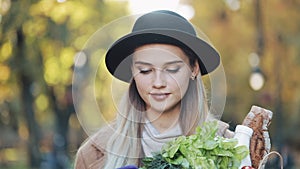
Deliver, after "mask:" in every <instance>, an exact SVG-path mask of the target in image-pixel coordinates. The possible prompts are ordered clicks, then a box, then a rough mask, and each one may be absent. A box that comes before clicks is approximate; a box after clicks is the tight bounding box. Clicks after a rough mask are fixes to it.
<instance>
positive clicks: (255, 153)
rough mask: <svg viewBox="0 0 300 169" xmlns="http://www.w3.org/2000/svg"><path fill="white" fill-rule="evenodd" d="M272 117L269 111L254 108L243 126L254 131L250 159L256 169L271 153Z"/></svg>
mask: <svg viewBox="0 0 300 169" xmlns="http://www.w3.org/2000/svg"><path fill="white" fill-rule="evenodd" d="M272 115H273V113H272V112H271V111H269V110H266V109H264V108H261V107H258V106H252V107H251V110H250V112H249V113H248V115H247V116H246V118H245V119H244V121H243V125H245V126H248V127H250V128H252V129H253V135H252V137H251V140H250V157H251V162H252V166H253V167H254V168H258V166H259V165H260V163H261V161H262V159H263V158H264V156H265V155H267V154H268V153H269V152H270V149H271V142H270V137H269V133H268V126H269V125H270V123H271V119H272Z"/></svg>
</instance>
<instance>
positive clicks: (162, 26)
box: [132, 10, 197, 36]
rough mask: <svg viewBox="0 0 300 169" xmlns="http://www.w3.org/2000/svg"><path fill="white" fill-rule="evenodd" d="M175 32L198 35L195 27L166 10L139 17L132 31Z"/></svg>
mask: <svg viewBox="0 0 300 169" xmlns="http://www.w3.org/2000/svg"><path fill="white" fill-rule="evenodd" d="M157 29H159V30H175V31H181V32H184V33H188V34H191V35H193V36H197V35H196V31H195V29H194V27H193V25H192V24H191V23H190V22H189V21H188V20H186V19H185V18H184V17H182V16H181V15H179V14H177V13H175V12H172V11H166V10H159V11H154V12H150V13H148V14H145V15H143V16H141V17H139V18H138V19H137V20H136V22H135V24H134V26H133V29H132V32H139V31H146V30H157Z"/></svg>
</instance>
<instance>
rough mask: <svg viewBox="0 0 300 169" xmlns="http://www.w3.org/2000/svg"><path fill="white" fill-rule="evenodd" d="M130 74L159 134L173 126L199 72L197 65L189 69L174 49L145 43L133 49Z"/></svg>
mask: <svg viewBox="0 0 300 169" xmlns="http://www.w3.org/2000/svg"><path fill="white" fill-rule="evenodd" d="M132 73H133V75H134V80H135V82H136V86H137V90H138V92H139V94H140V96H141V97H142V99H143V100H144V101H145V103H146V109H147V112H146V115H147V118H148V119H149V120H150V121H151V123H152V125H153V126H154V127H155V128H156V129H157V130H158V131H159V132H161V133H163V132H165V131H166V130H168V129H170V128H172V127H173V126H174V125H176V123H177V122H178V118H179V115H180V105H181V99H182V98H183V96H184V94H185V93H186V91H187V88H188V85H189V81H190V78H191V76H192V75H193V76H197V75H198V73H199V64H198V62H197V63H195V64H194V66H193V67H192V66H191V64H190V63H189V58H188V57H187V56H186V55H185V53H184V52H183V51H182V50H181V49H180V48H179V47H177V46H173V45H168V44H147V45H143V46H141V47H139V48H137V49H136V50H135V53H134V55H133V65H132Z"/></svg>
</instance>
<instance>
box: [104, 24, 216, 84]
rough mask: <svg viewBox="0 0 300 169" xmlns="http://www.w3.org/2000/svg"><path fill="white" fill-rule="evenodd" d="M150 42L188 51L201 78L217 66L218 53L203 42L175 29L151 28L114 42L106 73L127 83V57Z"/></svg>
mask: <svg viewBox="0 0 300 169" xmlns="http://www.w3.org/2000/svg"><path fill="white" fill-rule="evenodd" d="M152 43H163V44H171V45H176V46H178V47H185V48H187V49H190V50H191V51H192V52H194V53H195V54H196V55H197V56H198V58H199V64H200V71H201V75H206V74H208V73H210V72H212V71H213V70H215V69H216V68H217V67H218V65H219V64H220V56H219V53H218V52H217V51H216V50H215V49H214V48H213V47H212V46H211V45H209V44H208V43H207V42H205V41H203V40H202V39H200V38H198V37H196V36H194V35H191V34H188V33H185V32H181V31H177V30H170V29H157V30H156V29H151V30H144V31H138V32H132V33H130V34H128V35H125V36H123V37H122V38H120V39H119V40H118V41H116V42H115V43H114V44H113V45H112V46H111V47H110V48H109V50H108V51H107V53H106V57H105V64H106V67H107V69H108V71H109V72H110V73H111V74H112V75H113V76H114V77H116V78H118V79H119V80H122V81H125V82H130V81H131V78H132V72H131V66H130V65H131V63H130V62H131V61H130V59H126V58H127V57H128V56H130V55H132V53H133V52H134V50H135V49H136V48H137V47H139V46H142V45H145V44H152ZM120 64H122V65H123V66H120ZM124 64H125V66H124Z"/></svg>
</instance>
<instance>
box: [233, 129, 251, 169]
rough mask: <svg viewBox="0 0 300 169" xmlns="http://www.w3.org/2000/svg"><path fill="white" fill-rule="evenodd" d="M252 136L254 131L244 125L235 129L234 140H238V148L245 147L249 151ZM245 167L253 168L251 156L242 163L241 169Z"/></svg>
mask: <svg viewBox="0 0 300 169" xmlns="http://www.w3.org/2000/svg"><path fill="white" fill-rule="evenodd" d="M252 134H253V130H252V129H251V128H249V127H247V126H243V125H237V126H236V128H235V134H234V138H237V139H238V146H239V145H245V146H247V147H248V149H249V147H250V138H251V137H252ZM244 166H252V163H251V158H250V154H249V155H248V156H247V157H245V158H244V159H243V160H242V161H241V165H240V167H239V169H241V168H242V167H244Z"/></svg>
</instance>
